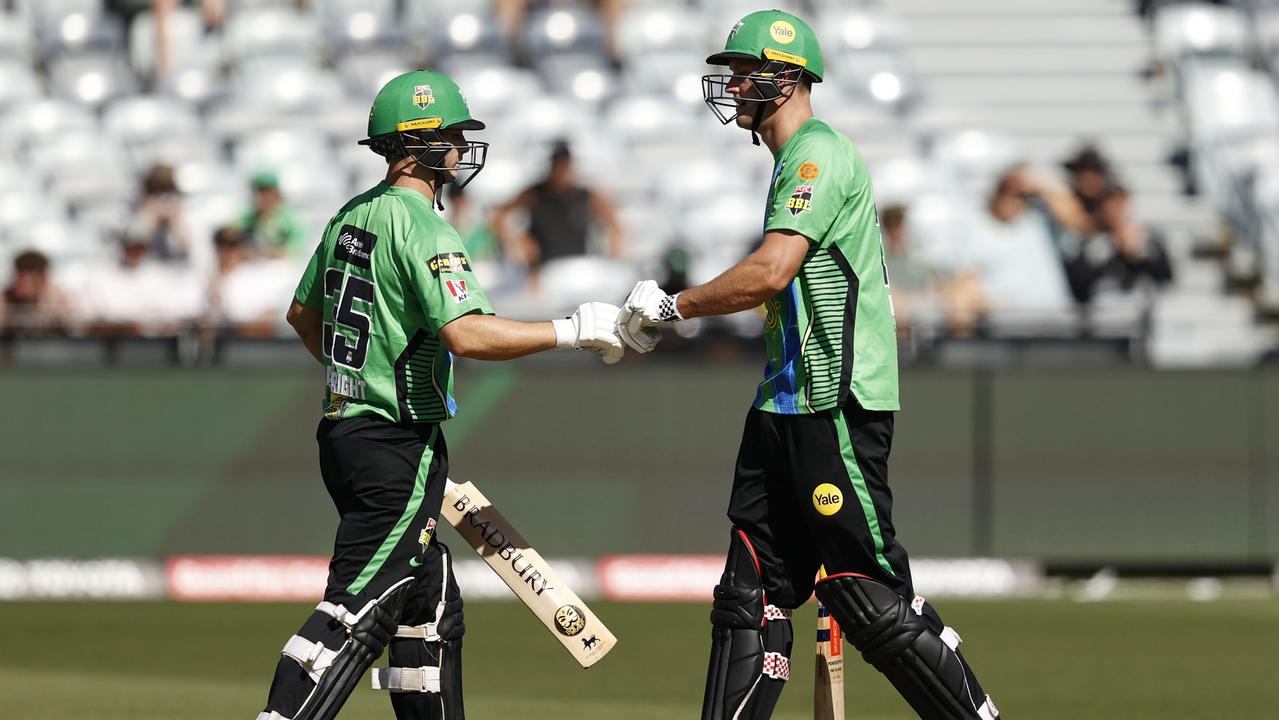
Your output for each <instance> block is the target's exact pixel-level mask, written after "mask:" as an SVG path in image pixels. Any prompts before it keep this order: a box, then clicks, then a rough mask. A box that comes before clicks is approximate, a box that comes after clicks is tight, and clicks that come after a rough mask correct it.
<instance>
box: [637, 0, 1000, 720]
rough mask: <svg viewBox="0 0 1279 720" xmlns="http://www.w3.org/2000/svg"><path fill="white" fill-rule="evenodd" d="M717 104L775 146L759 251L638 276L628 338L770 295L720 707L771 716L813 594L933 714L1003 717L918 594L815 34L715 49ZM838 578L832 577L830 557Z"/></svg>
mask: <svg viewBox="0 0 1279 720" xmlns="http://www.w3.org/2000/svg"><path fill="white" fill-rule="evenodd" d="M707 62H708V63H710V64H712V65H727V66H728V68H729V73H727V74H718V75H707V76H705V77H704V78H703V79H702V86H703V90H704V94H705V99H706V103H707V105H709V106H710V108H711V110H712V111H714V112H715V114H716V116H718V117H719V119H720V120H721V121H722V122H724V123H726V124H727V123H730V122H735V123H736V124H737V126H738V127H741V128H744V129H748V130H750V131H751V134H752V137H753V139H754V141H755V143H756V144H759V143H760V141H761V139H762V141H763V144H764V145H766V146H767V147H768V149H769V150H770V151H772V153H773V158H774V169H773V177H772V183H771V185H770V187H769V189H768V201H767V204H766V205H765V208H764V223H763V231H764V240H763V244H762V245H761V246H760V247H759V249H758V250H756V251H755V252H753V253H751V254H750V255H749V256H748V257H747V258H746V259H744V260H742V261H741V262H740V263H738V264H737V265H735V266H733V267H732V268H729V269H728V270H727V271H725V272H724V273H723V274H722V275H720V276H719V277H717V278H715V279H713V280H711V281H710V282H708V283H706V284H705V285H700V286H698V287H694V288H690V289H688V290H685V291H683V292H681V293H679V294H677V295H674V296H672V295H668V294H667V293H666V292H664V291H663V290H662V289H661V288H660V287H658V285H657V283H655V282H653V281H651V280H646V281H643V282H641V283H639V284H638V285H637V286H636V287H635V289H634V290H633V291H632V292H631V294H630V296H629V297H628V298H627V299H626V302H625V305H624V307H623V310H622V316H621V322H622V325H621V327H620V332H621V334H622V337H623V340H625V341H626V342H627V344H628V345H630V346H631V347H633V348H634V349H636V350H638V351H640V352H646V351H648V350H650V349H652V347H653V346H654V345H655V344H656V343H655V342H654V341H653V340H652V339H651V337H650V336H649V335H644V334H641V333H644V332H652V328H654V327H658V326H660V325H662V324H666V323H671V322H675V321H678V320H681V319H684V318H692V317H699V316H705V315H725V314H729V313H734V312H739V311H742V310H747V309H750V308H755V307H758V306H760V305H761V304H762V305H763V306H764V309H765V312H766V316H765V321H764V336H765V343H766V345H767V355H768V362H767V364H766V366H765V368H764V380H763V382H761V383H760V385H759V389H758V391H757V393H756V395H755V401H754V403H753V407H752V408H751V410H750V411H749V413H748V415H747V418H746V427H745V430H744V433H743V436H742V443H741V449H740V450H739V452H738V456H737V465H736V469H735V473H734V480H733V490H732V494H731V496H730V499H729V507H728V516H729V519H730V520H732V522H733V529H732V535H731V538H730V543H729V550H728V559H727V563H726V566H725V569H724V574H723V577H722V578H721V580H720V584H719V585H717V586H716V587H715V593H714V609H713V610H712V611H711V624H712V635H711V637H712V645H711V659H710V667H709V670H708V674H707V681H706V695H705V698H704V700H703V704H702V718H703V719H704V720H727V719H729V718H750V719H759V718H768V717H770V716H771V715H772V712H773V708H774V706H775V705H776V703H777V699H778V697H779V696H780V694H781V691H782V687H783V683H784V682H785V680H786V679H787V677H789V675H790V650H791V641H792V637H793V635H792V630H791V624H790V616H791V611H792V610H793V609H794V608H796V607H799V606H800V605H801V604H803V603H804V602H805V601H807V600H808V598H809V596H810V595H812V594H813V592H814V590H815V591H816V594H817V597H818V598H819V599H821V600H822V602H823V603H825V605H826V607H827V608H828V609H829V610H830V613H831V615H833V616H834V617H835V618H836V619H837V620H838V621H839V623H840V624H841V625H842V626H843V628H844V630H845V632H846V633H847V636H848V638H849V640H850V641H851V642H852V644H853V646H854V647H856V648H857V649H858V650H860V651H861V653H862V656H863V657H864V658H865V659H866V661H867V662H869V663H871V664H872V665H874V666H875V667H876V668H877V669H878V670H879V671H880V672H882V673H883V674H884V675H885V676H887V678H888V680H889V681H890V682H892V684H893V685H894V687H896V688H897V690H898V691H899V692H900V693H901V695H902V697H903V698H905V700H906V701H907V702H908V703H910V706H911V707H912V708H914V710H915V712H917V713H918V714H919V716H920V717H921V718H926V719H927V720H994V718H998V717H999V713H998V711H997V710H996V709H995V705H994V703H993V702H992V701H991V700H990V698H989V696H987V695H986V694H985V692H984V691H983V690H982V688H981V685H980V684H978V682H977V678H976V676H975V675H974V674H973V672H972V670H971V668H970V667H969V666H968V663H967V662H966V661H965V660H964V657H963V655H962V654H961V653H960V652H959V635H958V634H956V633H955V631H954V630H951V629H950V628H948V627H946V625H945V624H944V623H943V622H942V620H941V618H940V617H939V616H938V615H937V612H936V611H935V610H934V609H933V608H932V606H931V605H930V604H929V603H927V602H925V600H924V599H923V598H922V597H919V596H917V595H915V592H914V587H913V584H912V582H911V576H910V562H909V558H908V556H907V554H906V550H905V548H903V547H902V545H901V544H900V543H899V542H897V538H896V536H895V532H894V529H893V522H892V517H891V513H892V493H891V492H890V491H889V488H888V454H889V449H890V447H891V445H892V435H893V413H894V412H895V411H896V410H898V409H899V405H898V395H897V344H896V331H895V327H894V321H893V310H892V300H891V298H890V295H889V287H888V271H887V269H886V267H885V265H884V255H883V245H882V243H881V240H880V236H879V221H878V217H877V215H876V210H875V196H874V192H873V190H872V188H871V184H870V178H869V176H868V173H867V170H866V164H865V163H864V162H863V160H862V158H861V156H860V155H859V154H858V152H857V149H856V148H855V147H854V146H853V143H852V142H851V141H850V140H849V139H848V138H847V137H846V136H844V135H843V134H842V133H840V132H837V131H836V130H834V129H833V128H831V127H830V126H829V125H827V124H826V123H824V122H822V121H821V120H818V119H817V118H815V117H813V111H812V107H811V105H810V102H809V98H810V92H811V90H812V86H813V85H814V84H815V83H820V82H821V81H822V77H823V75H824V71H825V70H824V67H823V63H822V54H821V49H820V48H819V47H818V44H817V38H816V36H815V35H814V34H813V31H812V30H811V29H810V28H809V27H808V25H806V24H805V23H804V21H802V20H800V19H799V18H797V17H795V16H794V15H790V14H788V13H784V12H780V11H776V10H770V11H763V12H755V13H751V14H750V15H747V16H746V17H744V18H742V20H741V22H739V23H737V25H736V26H734V27H733V29H732V32H730V33H729V36H728V41H727V42H726V43H725V45H724V49H723V51H721V52H718V53H715V54H714V55H712V56H710V58H708V59H707ZM822 567H824V569H825V574H824V575H823V576H822V579H821V580H820V581H818V580H817V575H818V570H819V568H822Z"/></svg>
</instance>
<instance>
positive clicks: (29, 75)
mask: <svg viewBox="0 0 1279 720" xmlns="http://www.w3.org/2000/svg"><path fill="white" fill-rule="evenodd" d="M784 4H786V5H787V6H788V7H789V6H794V9H797V10H799V11H800V12H803V13H808V14H810V15H811V16H812V17H814V19H815V20H814V25H815V26H817V27H820V28H822V31H823V32H824V33H832V34H828V35H826V36H824V37H823V44H824V46H825V47H826V52H827V54H828V56H829V57H830V58H831V60H830V63H829V64H831V65H832V66H833V65H836V64H838V65H839V66H841V67H843V68H846V69H850V70H849V71H848V72H845V73H842V74H840V75H838V76H837V77H835V78H834V79H833V80H832V82H830V83H824V84H823V86H822V87H821V88H819V91H818V93H817V94H816V97H815V102H816V103H817V106H818V107H817V113H818V115H819V116H820V117H823V118H824V119H827V120H828V121H830V122H831V123H832V124H834V125H836V126H837V127H839V128H840V129H841V130H843V131H844V132H846V133H848V134H849V135H850V137H852V138H853V139H854V141H855V142H857V143H858V145H859V147H861V148H862V150H863V153H864V155H865V156H866V158H867V161H868V164H869V165H870V167H871V170H872V181H873V182H875V181H877V178H879V177H881V176H880V174H879V173H880V168H884V167H887V165H888V164H889V163H891V162H892V161H894V160H896V159H905V160H909V161H910V162H913V163H916V164H919V165H920V166H921V167H923V168H924V169H925V174H927V175H929V176H930V177H932V178H933V179H934V181H935V182H939V183H943V184H945V185H946V192H947V193H948V195H947V203H948V205H947V208H948V210H947V212H949V213H951V214H950V215H948V216H947V219H946V221H945V225H946V228H945V230H946V232H944V233H939V232H937V223H936V221H935V219H926V218H924V217H923V216H924V214H925V213H924V212H923V211H922V210H921V208H922V207H923V205H925V204H926V203H921V202H920V201H918V198H921V197H922V198H924V200H929V199H930V197H929V196H927V188H924V189H922V190H920V189H916V190H912V192H913V193H915V194H914V195H909V194H908V195H906V196H903V194H902V193H901V192H898V191H893V192H887V193H885V194H884V195H883V196H882V197H881V223H882V225H881V227H882V233H883V237H884V242H885V261H886V264H887V266H888V271H889V275H890V277H891V279H892V284H893V286H894V302H895V306H896V312H897V318H898V323H899V326H900V328H901V331H902V333H903V334H911V333H914V332H917V331H919V329H921V328H927V329H928V332H929V333H932V334H934V335H937V334H940V335H942V336H948V337H968V336H974V335H983V334H995V335H998V334H1000V333H1001V332H1003V331H1004V330H1005V329H1006V328H1007V326H1008V325H1007V323H1008V320H1009V318H1013V319H1014V320H1016V319H1017V318H1025V319H1026V322H1028V323H1031V324H1032V325H1034V326H1035V327H1039V326H1041V325H1042V324H1043V323H1045V322H1051V321H1060V322H1067V323H1073V322H1074V321H1075V320H1076V319H1077V318H1078V317H1080V316H1084V317H1086V316H1087V315H1088V312H1089V308H1091V307H1094V306H1096V305H1099V304H1111V303H1114V302H1116V301H1120V302H1127V303H1129V304H1130V305H1131V306H1133V307H1135V308H1137V311H1136V315H1137V316H1139V315H1140V313H1141V312H1143V311H1144V309H1145V308H1147V307H1148V304H1149V303H1148V299H1149V297H1150V296H1151V294H1152V293H1154V292H1156V291H1157V289H1158V288H1159V287H1160V286H1161V285H1163V284H1165V283H1167V282H1169V280H1170V278H1171V277H1172V274H1173V270H1174V269H1173V267H1172V264H1171V262H1170V260H1169V253H1168V252H1167V250H1166V248H1165V245H1164V242H1163V240H1162V239H1161V238H1160V236H1159V235H1158V233H1157V232H1154V231H1153V230H1151V229H1150V228H1147V227H1143V226H1142V225H1141V224H1140V223H1138V222H1137V221H1136V220H1135V219H1134V216H1133V214H1132V212H1131V209H1130V207H1129V202H1130V194H1129V191H1128V189H1126V188H1125V187H1124V185H1123V183H1122V175H1123V169H1122V168H1115V167H1112V164H1111V163H1110V162H1109V161H1108V160H1107V158H1105V157H1104V156H1103V155H1102V153H1101V152H1099V151H1098V150H1097V149H1096V148H1092V147H1083V148H1082V149H1081V150H1080V152H1079V153H1078V154H1077V155H1076V156H1075V157H1073V158H1069V159H1066V161H1065V162H1064V163H1063V164H1062V166H1061V167H1059V168H1053V167H1030V166H1027V165H1023V164H1018V163H1017V162H1015V158H1007V159H1006V160H1007V162H1004V164H1003V166H1001V167H999V168H997V169H996V170H994V171H991V172H988V173H987V174H986V175H983V176H981V177H980V178H978V179H976V180H973V178H965V177H964V176H963V172H964V168H962V167H953V166H948V165H946V164H945V162H944V158H941V157H940V156H941V153H939V152H937V151H936V150H934V151H933V155H932V156H929V155H928V152H925V151H922V150H921V148H925V147H927V146H929V145H930V144H931V145H932V146H933V147H934V149H935V148H937V147H941V146H942V145H943V144H944V142H945V137H944V136H939V137H938V138H932V137H924V136H923V135H922V133H923V131H921V130H917V129H914V128H910V129H907V125H906V124H905V123H904V121H903V120H902V117H903V114H904V113H906V112H908V111H909V110H910V109H911V107H912V106H911V103H913V102H915V101H916V98H914V97H913V96H912V93H913V92H915V91H913V90H910V89H909V82H908V81H909V76H908V73H907V71H906V70H905V69H903V68H904V65H903V61H902V59H901V57H902V54H901V50H900V43H898V42H897V41H896V40H895V39H894V38H893V36H892V34H891V33H889V32H887V30H888V29H891V28H889V26H884V30H883V31H882V32H881V35H882V37H883V38H884V40H882V42H883V43H884V45H883V47H882V48H881V47H880V46H879V45H876V44H875V43H876V42H880V41H879V40H875V39H874V37H880V35H876V36H874V37H871V36H867V37H862V36H861V35H857V34H856V33H852V32H851V29H856V28H859V27H862V25H859V24H857V23H859V22H863V21H864V18H861V17H860V16H858V17H853V16H851V15H848V14H847V12H846V11H847V10H848V8H845V7H843V6H841V5H840V4H839V3H831V2H822V1H818V0H807V1H805V2H798V3H795V2H792V3H784ZM749 9H754V3H743V2H737V1H736V0H662V1H661V2H654V3H641V2H638V1H637V0H632V1H631V2H626V1H625V0H597V1H595V2H571V1H555V0H536V1H535V0H449V2H438V3H437V2H430V3H427V2H421V3H419V2H399V1H397V0H380V1H376V2H348V1H346V0H312V1H310V2H305V1H298V2H294V1H292V0H274V1H273V0H201V1H197V2H187V3H181V2H177V1H176V0H97V1H94V0H49V1H48V2H35V0H8V1H7V2H4V1H3V0H0V10H2V12H0V76H3V77H0V80H3V79H4V78H7V77H11V75H12V77H13V78H19V77H21V78H25V79H22V81H21V82H17V81H15V82H11V83H9V84H7V85H6V84H4V83H2V82H0V85H2V86H3V87H0V127H2V128H4V129H5V131H6V132H5V135H4V137H3V140H4V142H2V143H0V152H3V153H4V154H5V156H6V157H7V159H8V160H9V161H10V164H11V166H12V167H13V168H15V172H11V173H6V172H0V260H3V267H0V283H2V284H3V287H4V294H3V305H0V334H2V335H3V336H5V337H16V336H95V335H109V336H172V335H175V334H187V333H191V332H196V333H200V334H201V335H203V336H204V337H214V338H216V337H219V336H226V335H232V336H244V337H272V336H285V331H286V330H287V328H285V327H284V326H283V324H282V318H283V313H284V309H285V307H286V306H287V303H288V300H289V298H290V296H291V293H292V290H293V285H294V283H295V282H296V279H297V277H298V276H299V274H300V271H301V269H302V267H303V265H304V264H305V262H306V259H307V256H308V254H309V253H310V251H311V248H313V247H314V245H315V243H316V242H317V241H318V239H319V235H320V233H321V232H322V230H323V227H324V223H325V221H326V220H327V218H328V216H329V215H330V214H331V213H332V212H334V211H335V210H336V209H337V208H338V207H339V206H340V205H341V203H342V202H343V201H344V200H345V199H346V198H347V197H349V196H351V195H353V194H355V193H358V192H360V191H362V190H363V189H365V188H367V187H368V186H370V185H372V184H373V183H375V182H377V180H378V179H379V176H380V175H381V173H382V171H383V170H384V166H383V165H382V164H381V163H380V162H379V161H378V159H377V158H376V157H375V156H373V155H372V154H371V153H367V152H366V151H365V150H364V149H363V148H359V147H357V146H355V144H354V141H355V140H357V139H359V138H360V137H362V133H363V121H364V119H365V113H366V111H367V103H368V102H369V100H370V99H371V97H372V95H373V92H374V91H375V90H376V88H377V87H378V86H379V85H380V84H381V82H383V81H384V80H385V79H387V78H388V77H390V76H391V75H393V74H395V73H398V72H400V71H403V70H406V69H409V67H410V66H412V65H430V66H433V67H437V68H439V69H442V70H444V71H446V72H450V73H452V74H455V75H457V76H458V79H459V81H460V83H461V84H462V86H463V88H464V89H465V90H466V91H467V92H468V94H469V97H470V100H471V104H472V106H473V110H474V112H475V114H476V115H477V116H479V117H481V118H483V119H485V120H486V121H488V123H489V130H487V131H485V134H484V136H483V138H482V139H485V140H491V141H492V142H493V152H492V153H491V154H490V161H489V166H488V167H487V168H486V170H485V171H484V172H483V173H481V174H480V176H479V177H478V178H477V180H476V182H475V183H472V184H471V185H469V186H468V187H467V188H466V191H465V192H462V191H457V190H455V189H450V190H449V192H448V193H446V197H445V200H444V205H445V210H444V213H445V215H446V217H447V219H449V221H450V222H452V223H453V224H454V225H455V226H456V227H457V229H458V230H459V233H460V234H461V235H462V237H463V238H464V240H465V242H466V245H467V247H468V250H469V252H470V253H471V255H472V257H473V264H474V266H475V268H476V270H477V273H478V274H479V276H480V280H481V282H482V283H483V284H484V285H485V287H486V289H488V290H489V293H490V295H491V297H492V298H493V300H494V302H495V304H496V305H498V307H499V308H500V309H502V311H503V312H504V313H507V314H511V315H515V316H520V314H521V313H522V312H524V313H527V314H529V315H531V316H532V315H539V314H542V315H540V316H544V313H545V312H547V311H551V312H553V311H555V310H556V309H558V307H559V306H560V305H563V304H565V303H566V302H569V301H571V302H572V303H576V302H578V301H580V300H581V299H582V298H583V297H601V298H603V299H614V298H616V299H620V298H621V297H622V296H623V295H624V293H625V290H626V288H628V287H629V285H630V284H631V283H632V282H633V281H634V280H635V279H638V278H639V277H642V276H651V277H656V278H657V279H658V280H660V281H662V282H663V283H664V284H665V286H666V287H668V288H669V289H672V290H677V289H679V288H680V287H681V286H683V285H684V284H686V283H690V284H691V283H697V282H703V281H705V280H707V279H709V278H710V277H712V276H714V275H715V274H717V273H718V272H719V271H721V270H723V269H724V268H726V267H728V266H729V265H730V264H732V263H733V262H735V261H736V260H738V259H740V257H742V256H743V255H744V254H745V253H746V252H748V251H749V250H750V249H751V247H752V245H753V244H754V243H756V242H758V239H759V227H758V217H759V214H760V213H761V212H762V204H763V197H762V192H763V190H762V188H763V187H764V182H765V181H766V180H767V177H768V172H769V170H770V168H769V167H768V165H769V163H768V158H767V154H766V153H761V152H752V151H753V150H756V149H755V148H751V147H750V146H749V143H748V142H743V140H744V136H743V135H741V134H740V133H734V132H732V129H731V128H730V129H725V128H720V127H719V126H718V125H716V124H715V123H714V122H713V120H712V119H711V118H710V115H709V113H707V112H705V110H704V108H703V107H701V102H700V93H699V92H698V87H699V86H698V84H697V83H698V80H697V78H698V76H700V74H701V73H702V71H703V65H702V58H704V57H705V54H706V48H707V47H711V46H713V45H714V44H715V43H720V42H722V38H723V34H724V32H725V29H726V28H728V27H731V21H728V20H726V18H735V17H738V16H739V15H740V14H741V13H742V12H744V11H746V10H749ZM681 19H683V21H681V22H677V23H674V24H673V21H676V20H681ZM725 23H728V24H725ZM863 24H864V22H863ZM6 28H8V29H6ZM31 28H34V33H35V37H36V38H37V39H38V42H35V43H34V47H32V46H31V45H32V43H31V42H30V38H28V40H27V44H26V45H23V44H22V42H20V40H19V39H15V38H18V36H17V35H13V34H12V33H9V30H13V31H14V32H19V31H21V32H31V30H30V29H31ZM264 28H266V29H264ZM841 28H842V30H841ZM836 30H839V32H836ZM868 38H869V39H868ZM11 40H12V42H13V43H14V48H15V49H14V50H13V53H12V54H10V53H9V45H7V44H6V43H9V42H10V41H11ZM859 53H860V54H859ZM641 59H642V62H641ZM862 59H865V61H864V62H863V61H862ZM872 59H873V62H871V60H872ZM871 65H874V67H876V68H877V69H878V70H877V72H876V73H875V74H874V76H873V77H864V76H863V75H864V73H863V72H862V69H863V68H865V67H870V66H871ZM854 70H855V71H856V72H854ZM10 73H11V74H10ZM23 73H25V75H24V74H23ZM886 76H891V78H889V79H894V78H895V80H894V82H895V83H896V84H893V83H890V82H888V81H887V80H886ZM27 82H31V83H34V84H33V85H32V87H31V88H29V89H23V88H26V85H24V84H23V83H27ZM42 84H43V85H44V86H46V87H47V91H46V90H41V89H40V87H39V86H40V85H42ZM890 86H891V87H890ZM886 88H888V89H892V90H893V91H892V92H889V91H887V90H886ZM654 118H660V122H654ZM965 132H967V131H965ZM952 135H953V136H955V137H958V136H960V135H962V133H958V132H956V133H952ZM55 139H57V141H56V142H55ZM89 149H92V152H91V153H87V151H88V150H89ZM77 153H80V154H77ZM86 153H87V154H86ZM985 161H986V162H991V161H990V160H989V159H986V160H985ZM63 162H71V163H75V162H79V163H80V164H79V165H75V166H69V167H67V168H66V169H63V168H62V167H61V166H60V165H59V163H63ZM24 164H30V166H31V170H32V172H33V173H34V174H33V175H32V177H35V178H36V179H37V180H36V181H34V182H29V181H27V178H26V177H24V176H23V173H20V172H16V168H18V167H20V166H22V165H24ZM10 175H12V177H10ZM987 185H989V189H988V190H987ZM130 186H133V189H131V188H130ZM974 198H975V199H976V201H975V202H974V201H972V200H973V199H974ZM99 238H101V239H99ZM614 301H616V300H614ZM761 326H762V321H761V318H760V317H759V316H757V315H755V314H750V313H748V314H745V315H743V316H740V317H735V318H730V319H729V320H728V321H727V323H726V324H724V325H722V326H720V329H724V330H726V331H727V332H728V334H730V335H733V336H736V337H753V336H755V335H757V334H758V333H759V331H760V328H761ZM704 329H709V330H714V329H715V326H714V325H708V326H707V327H706V328H702V329H699V330H693V331H690V332H701V331H702V330H704Z"/></svg>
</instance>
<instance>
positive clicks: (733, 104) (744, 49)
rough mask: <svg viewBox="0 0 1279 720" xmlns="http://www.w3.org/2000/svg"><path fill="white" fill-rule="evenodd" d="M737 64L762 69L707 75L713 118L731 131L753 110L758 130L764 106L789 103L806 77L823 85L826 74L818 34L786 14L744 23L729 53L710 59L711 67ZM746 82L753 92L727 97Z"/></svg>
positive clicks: (754, 16) (765, 13)
mask: <svg viewBox="0 0 1279 720" xmlns="http://www.w3.org/2000/svg"><path fill="white" fill-rule="evenodd" d="M733 60H760V61H762V64H761V65H760V66H759V68H758V69H756V70H754V71H752V72H751V73H749V74H747V75H732V74H727V75H724V74H721V75H703V76H702V95H703V97H704V98H705V99H706V105H707V106H708V107H710V109H711V112H714V113H715V116H716V117H718V118H719V120H720V122H722V123H724V124H726V125H727V124H728V123H730V122H732V121H733V120H736V119H737V118H738V117H739V116H741V115H743V114H745V113H746V112H750V111H752V108H753V112H754V114H755V118H754V121H753V123H752V127H751V129H752V130H756V129H758V127H759V122H760V120H761V119H762V118H763V110H764V105H765V104H767V103H770V102H772V101H774V100H776V99H777V98H789V97H790V93H791V91H793V89H794V86H795V84H796V83H798V82H799V81H800V78H801V77H807V78H808V79H809V80H810V81H811V82H815V83H817V82H821V81H822V73H823V72H824V67H823V64H822V49H821V46H819V45H818V44H817V35H816V34H814V33H813V29H812V28H810V27H809V26H808V23H805V22H804V21H803V20H800V19H799V18H797V17H795V16H794V15H791V14H790V13H787V12H782V11H781V10H760V11H758V12H753V13H751V14H750V15H747V16H746V17H744V18H742V19H741V20H739V21H738V23H737V24H736V25H734V26H733V29H732V31H730V32H729V33H728V40H727V41H726V42H725V43H724V49H723V50H722V51H720V52H717V53H715V54H714V55H711V56H710V57H708V58H706V62H707V64H709V65H728V64H729V63H730V62H732V61H733ZM743 80H749V81H750V85H751V87H752V88H753V89H754V92H752V93H743V94H738V95H733V94H730V93H729V92H728V88H729V85H731V84H733V83H734V82H738V83H740V82H742V81H743ZM757 144H758V143H757Z"/></svg>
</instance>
